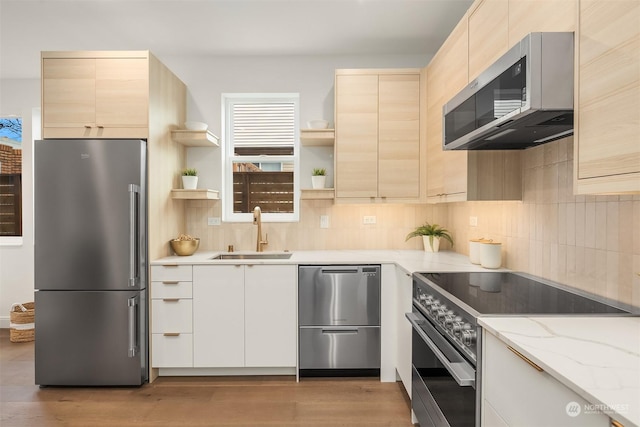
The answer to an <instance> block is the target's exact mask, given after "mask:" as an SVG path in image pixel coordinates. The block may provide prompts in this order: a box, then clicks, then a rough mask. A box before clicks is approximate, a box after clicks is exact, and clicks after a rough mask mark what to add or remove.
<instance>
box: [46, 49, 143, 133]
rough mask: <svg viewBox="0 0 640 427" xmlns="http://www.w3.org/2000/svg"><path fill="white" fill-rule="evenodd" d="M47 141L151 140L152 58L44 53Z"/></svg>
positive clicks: (123, 54)
mask: <svg viewBox="0 0 640 427" xmlns="http://www.w3.org/2000/svg"><path fill="white" fill-rule="evenodd" d="M42 112H43V121H42V136H43V138H147V137H148V134H149V53H148V52H147V51H133V52H109V51H107V52H43V53H42Z"/></svg>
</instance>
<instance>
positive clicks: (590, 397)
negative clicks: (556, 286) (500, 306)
mask: <svg viewBox="0 0 640 427" xmlns="http://www.w3.org/2000/svg"><path fill="white" fill-rule="evenodd" d="M478 323H479V324H480V325H481V326H482V327H484V328H485V329H487V330H488V331H489V332H491V333H492V334H494V335H495V336H497V337H498V338H499V339H501V340H502V341H504V342H505V343H507V344H508V345H510V346H511V347H513V348H514V349H516V350H518V351H519V352H521V353H522V354H523V355H525V356H526V357H528V358H529V359H531V361H532V362H534V363H536V364H537V365H539V366H540V367H541V368H543V369H544V370H545V371H546V372H548V373H549V374H550V375H551V376H553V377H554V378H556V379H557V380H558V381H560V382H561V383H563V384H564V385H565V386H567V387H569V388H570V389H571V390H573V391H574V392H576V393H577V394H579V395H580V396H582V397H583V398H584V399H585V400H586V401H588V402H590V403H592V404H594V405H595V409H600V410H601V412H604V413H606V414H607V415H609V416H610V417H611V418H613V419H615V420H617V421H619V422H621V423H622V424H623V425H624V426H625V427H629V426H636V427H639V426H640V317H601V316H599V317H597V318H595V317H583V316H579V317H576V316H564V317H483V318H480V319H479V320H478Z"/></svg>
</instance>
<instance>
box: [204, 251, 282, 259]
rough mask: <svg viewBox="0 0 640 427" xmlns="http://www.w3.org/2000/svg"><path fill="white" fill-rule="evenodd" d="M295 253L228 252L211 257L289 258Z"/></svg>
mask: <svg viewBox="0 0 640 427" xmlns="http://www.w3.org/2000/svg"><path fill="white" fill-rule="evenodd" d="M291 255H293V253H291V252H278V253H251V254H240V253H238V254H236V253H226V254H220V255H217V256H214V257H213V258H211V259H289V258H291Z"/></svg>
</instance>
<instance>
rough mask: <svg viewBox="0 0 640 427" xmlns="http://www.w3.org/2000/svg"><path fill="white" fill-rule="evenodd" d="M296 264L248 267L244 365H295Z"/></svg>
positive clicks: (246, 276)
mask: <svg viewBox="0 0 640 427" xmlns="http://www.w3.org/2000/svg"><path fill="white" fill-rule="evenodd" d="M297 271H298V269H297V267H296V266H295V265H253V266H251V265H247V266H245V306H244V310H245V331H244V334H245V335H244V336H245V366H246V367H258V368H264V367H295V366H296V359H297V358H296V348H297V346H296V343H297V338H296V336H297V331H298V329H297V323H296V322H297V314H298V311H297V293H296V288H297V287H296V283H297Z"/></svg>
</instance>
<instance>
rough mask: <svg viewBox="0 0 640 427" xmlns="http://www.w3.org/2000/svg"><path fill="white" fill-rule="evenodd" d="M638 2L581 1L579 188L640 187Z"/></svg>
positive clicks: (622, 190)
mask: <svg viewBox="0 0 640 427" xmlns="http://www.w3.org/2000/svg"><path fill="white" fill-rule="evenodd" d="M639 24H640V2H638V1H637V0H581V1H580V11H579V18H578V34H579V40H578V60H577V63H578V73H577V85H578V86H577V88H578V90H577V106H578V110H577V117H576V130H575V141H576V142H575V144H574V150H575V156H574V159H575V160H574V161H575V167H574V175H575V181H574V182H575V191H576V192H577V193H578V194H598V193H625V192H640V25H639Z"/></svg>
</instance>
